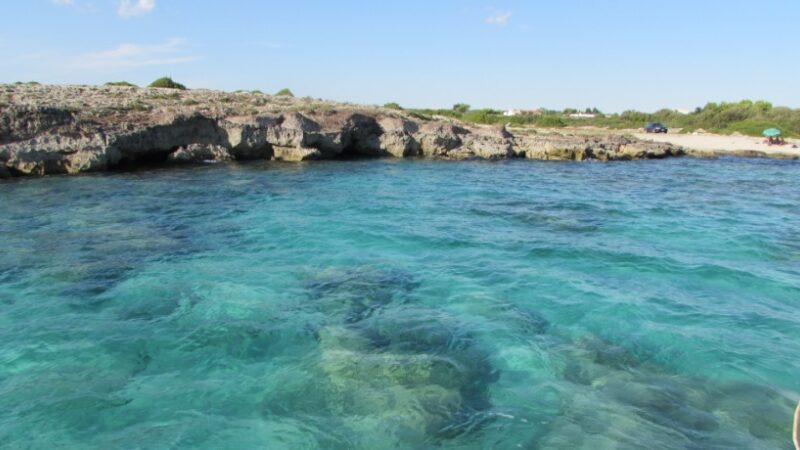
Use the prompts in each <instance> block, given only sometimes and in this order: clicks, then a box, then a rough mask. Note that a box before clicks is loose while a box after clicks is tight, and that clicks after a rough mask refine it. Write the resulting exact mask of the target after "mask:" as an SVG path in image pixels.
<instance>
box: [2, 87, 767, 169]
mask: <svg viewBox="0 0 800 450" xmlns="http://www.w3.org/2000/svg"><path fill="white" fill-rule="evenodd" d="M726 154H727V153H726ZM684 155H692V156H699V157H714V156H719V155H717V154H714V152H694V151H687V150H685V149H683V148H680V147H676V146H673V145H672V144H668V143H656V142H649V141H644V140H638V139H636V138H633V137H629V136H621V135H604V136H586V135H570V134H562V133H555V132H551V133H543V132H537V131H533V130H527V129H526V130H521V131H520V132H517V133H516V134H512V133H511V132H509V130H508V129H506V128H505V127H488V126H475V125H466V124H464V123H461V122H456V121H452V120H448V119H447V118H441V117H435V118H427V117H420V116H415V115H414V114H413V113H407V112H405V111H400V110H391V109H385V108H379V107H370V106H360V105H352V104H345V103H335V102H328V101H323V100H315V99H310V98H302V99H298V98H293V97H278V96H270V95H265V94H262V93H260V92H236V93H227V92H220V91H208V90H188V91H180V90H173V89H158V88H135V87H113V86H41V85H28V84H23V85H20V84H15V85H0V178H9V177H15V176H35V175H49V174H78V173H84V172H96V171H104V170H110V169H115V168H125V167H136V166H139V165H154V164H155V165H157V164H162V163H163V164H178V163H198V162H209V161H233V160H282V161H307V160H316V159H348V158H378V157H392V158H435V159H447V160H467V159H487V160H496V159H507V158H528V159H535V160H575V161H583V160H600V161H614V160H637V159H661V158H668V157H676V156H684ZM742 156H767V155H755V154H752V153H748V154H747V155H742Z"/></svg>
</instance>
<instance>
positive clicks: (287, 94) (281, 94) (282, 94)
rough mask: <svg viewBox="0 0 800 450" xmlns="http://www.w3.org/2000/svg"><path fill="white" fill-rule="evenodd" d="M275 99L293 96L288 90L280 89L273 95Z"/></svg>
mask: <svg viewBox="0 0 800 450" xmlns="http://www.w3.org/2000/svg"><path fill="white" fill-rule="evenodd" d="M275 95H276V96H277V97H294V94H293V93H292V91H291V90H289V89H288V88H286V89H281V90H280V91H278V92H277V93H276V94H275Z"/></svg>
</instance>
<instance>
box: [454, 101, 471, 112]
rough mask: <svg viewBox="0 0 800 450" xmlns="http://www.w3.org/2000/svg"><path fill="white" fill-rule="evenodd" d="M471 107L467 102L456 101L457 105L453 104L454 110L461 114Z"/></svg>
mask: <svg viewBox="0 0 800 450" xmlns="http://www.w3.org/2000/svg"><path fill="white" fill-rule="evenodd" d="M469 108H470V106H469V105H468V104H466V103H456V104H455V105H453V111H455V112H457V113H459V114H464V113H466V112H467V111H469Z"/></svg>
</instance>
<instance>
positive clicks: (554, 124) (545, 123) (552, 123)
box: [534, 115, 567, 128]
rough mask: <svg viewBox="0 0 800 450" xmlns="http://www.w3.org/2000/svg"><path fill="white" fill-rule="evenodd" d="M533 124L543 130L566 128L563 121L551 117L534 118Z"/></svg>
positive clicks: (559, 118)
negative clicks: (543, 128)
mask: <svg viewBox="0 0 800 450" xmlns="http://www.w3.org/2000/svg"><path fill="white" fill-rule="evenodd" d="M534 123H535V124H536V126H539V127H545V128H561V127H565V126H567V123H566V122H564V119H562V118H561V117H558V116H553V115H544V116H536V119H534Z"/></svg>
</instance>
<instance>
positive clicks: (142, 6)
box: [68, 0, 156, 18]
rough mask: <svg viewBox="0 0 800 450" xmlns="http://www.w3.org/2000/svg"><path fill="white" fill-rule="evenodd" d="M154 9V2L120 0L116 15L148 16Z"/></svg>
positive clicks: (152, 0) (150, 0)
mask: <svg viewBox="0 0 800 450" xmlns="http://www.w3.org/2000/svg"><path fill="white" fill-rule="evenodd" d="M68 1H71V0H68ZM155 7H156V0H120V2H119V8H118V9H117V13H118V14H119V15H120V17H125V18H127V17H135V16H141V15H143V14H148V13H150V12H152V11H153V9H154V8H155Z"/></svg>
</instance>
